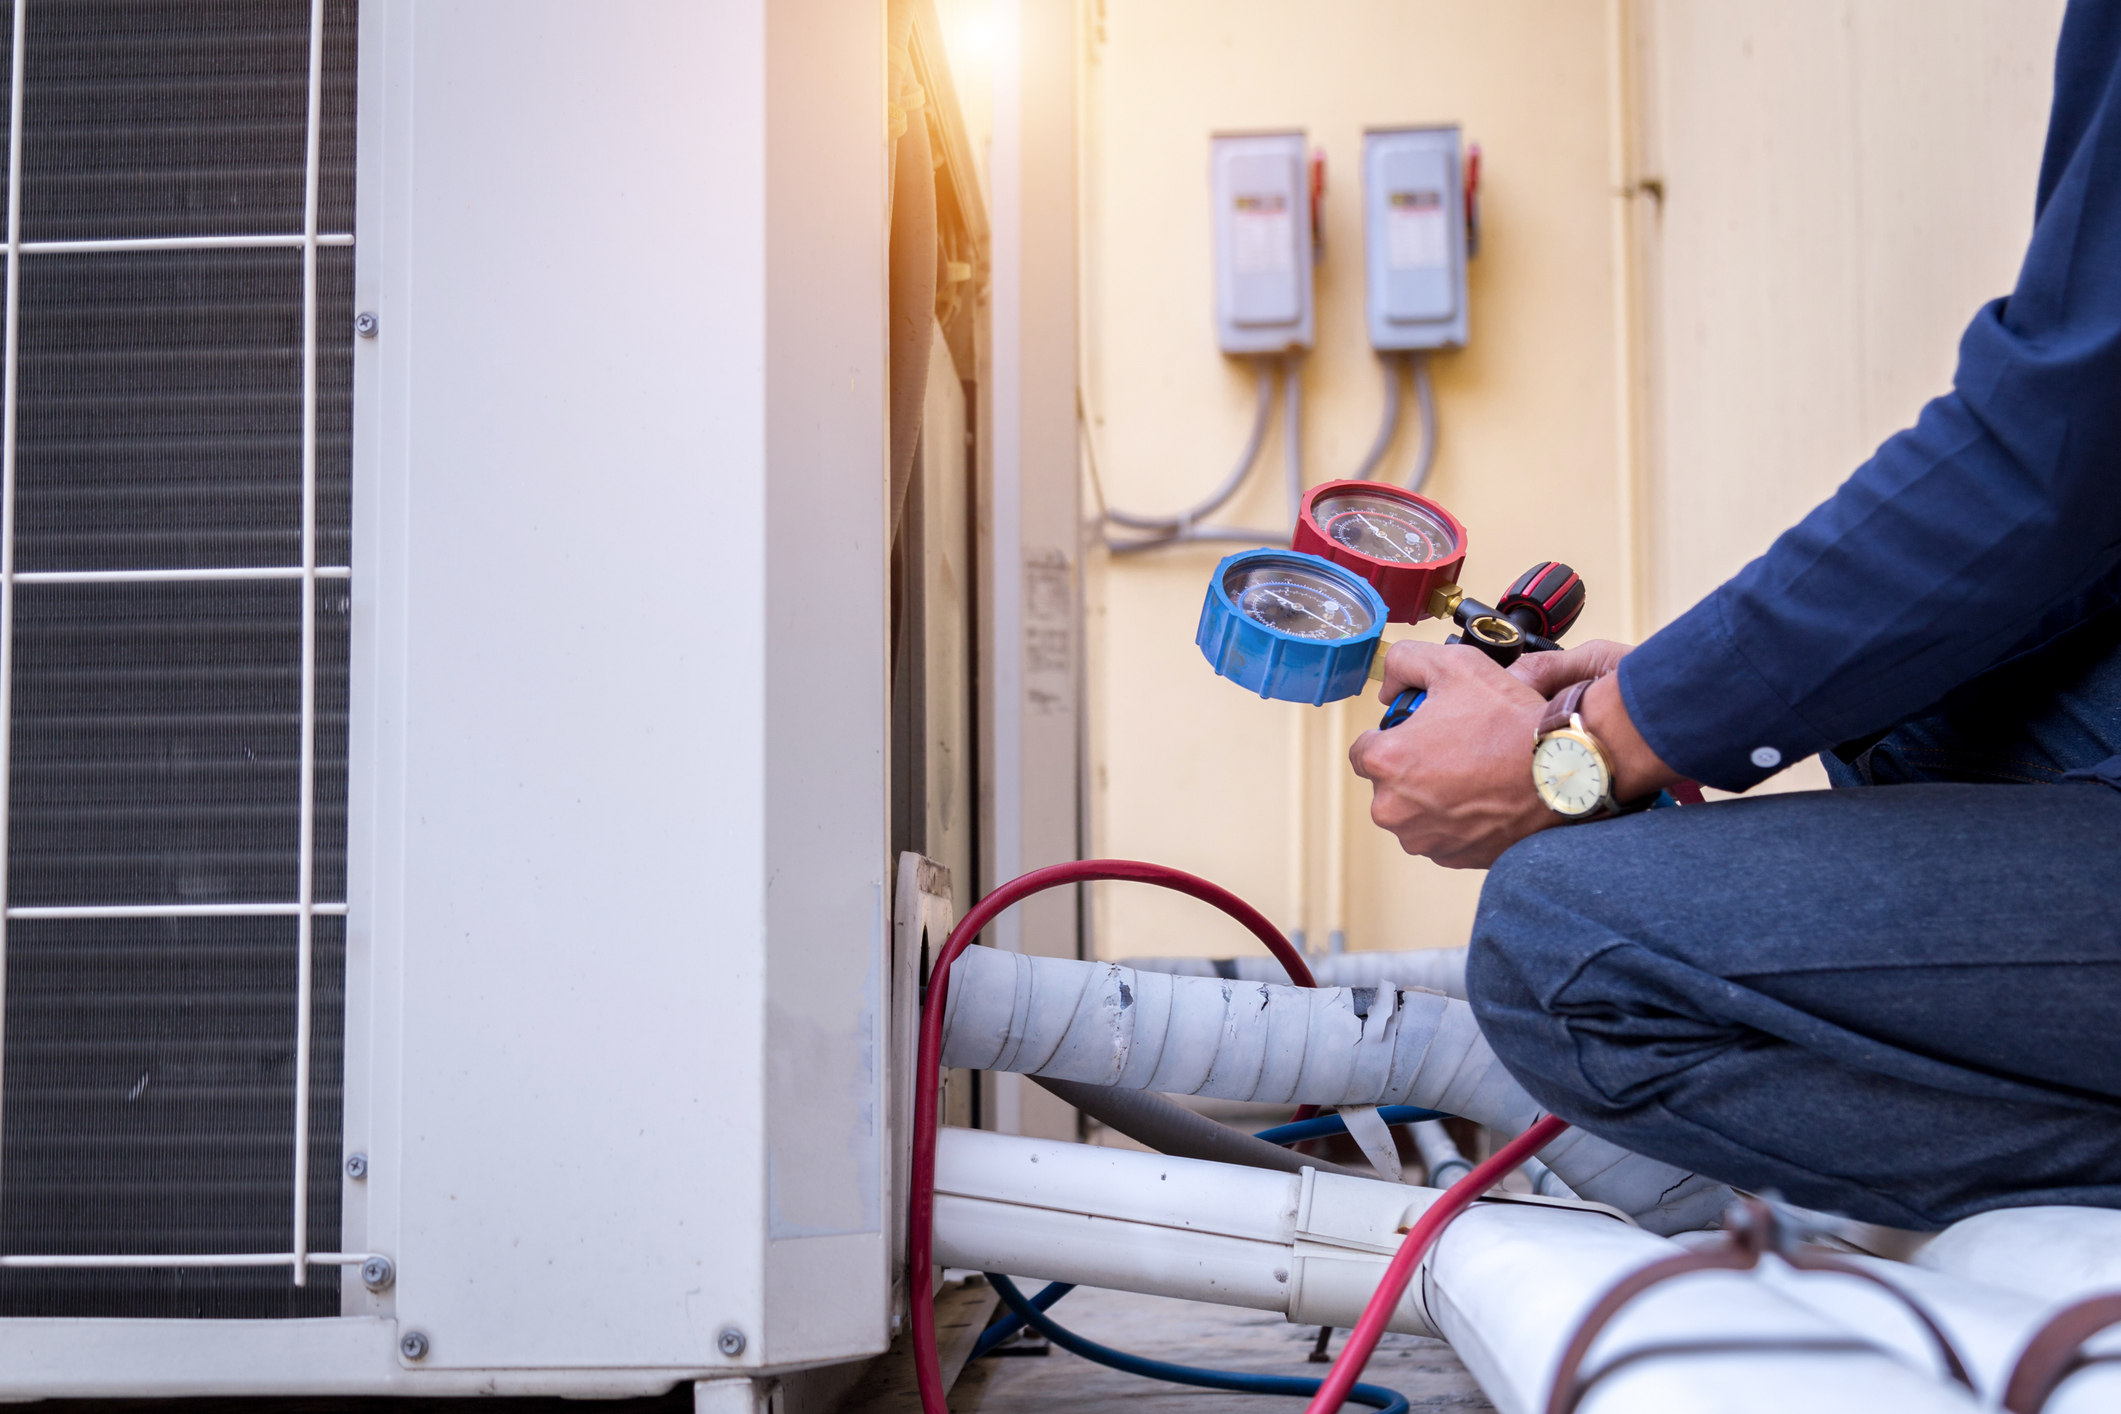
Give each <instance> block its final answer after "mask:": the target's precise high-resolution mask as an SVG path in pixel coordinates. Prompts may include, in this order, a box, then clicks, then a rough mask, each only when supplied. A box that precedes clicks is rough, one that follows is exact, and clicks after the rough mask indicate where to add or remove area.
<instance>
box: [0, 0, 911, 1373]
mask: <svg viewBox="0 0 2121 1414" xmlns="http://www.w3.org/2000/svg"><path fill="white" fill-rule="evenodd" d="M10 19H11V24H12V47H11V50H10V51H9V54H8V58H7V61H6V64H5V65H4V66H0V72H4V73H7V74H8V75H9V81H10V86H9V90H8V94H9V103H10V112H11V120H10V137H9V141H8V147H7V158H8V185H7V233H8V235H7V239H8V247H7V277H8V284H7V303H6V319H5V324H6V327H5V354H4V357H5V426H4V433H0V435H4V447H5V462H4V482H5V484H4V497H5V512H6V523H5V526H4V534H0V545H4V549H0V592H4V597H5V603H4V605H0V678H4V681H5V687H6V691H5V693H4V694H0V703H4V704H5V706H4V707H0V711H4V712H7V713H9V714H10V715H9V717H8V718H6V719H5V720H4V722H0V725H4V730H0V753H5V756H6V760H5V762H4V769H0V792H4V795H0V807H4V808H0V829H4V831H5V836H4V838H5V846H6V847H5V850H4V851H0V858H4V862H5V870H6V876H5V882H6V904H7V907H6V917H5V935H4V944H5V946H4V953H0V957H4V961H5V973H4V977H5V1038H4V1066H0V1399H12V1398H23V1397H36V1396H59V1395H86V1394H112V1395H118V1394H124V1395H148V1394H155V1395H171V1394H181V1393H207V1392H215V1393H230V1394H235V1393H267V1392H287V1393H357V1392H376V1393H383V1392H397V1393H438V1394H440V1393H471V1392H493V1393H518V1392H521V1393H563V1394H576V1395H612V1394H624V1393H642V1392H650V1391H656V1390H662V1389H667V1388H669V1387H670V1386H671V1385H672V1384H673V1382H675V1381H678V1380H682V1379H689V1378H696V1377H702V1376H711V1375H716V1374H736V1373H751V1372H757V1371H761V1370H769V1369H777V1368H788V1367H791V1366H796V1365H801V1364H806V1363H816V1362H821V1361H828V1360H844V1359H847V1358H850V1357H853V1356H856V1355H861V1354H865V1353H870V1352H874V1351H877V1350H879V1349H881V1348H882V1347H883V1345H884V1343H885V1341H886V1339H887V1337H888V1330H887V1325H888V1320H889V1307H890V1288H891V1281H892V1272H891V1266H890V1260H889V1251H888V1248H889V1243H890V1231H891V1219H890V1213H891V1211H892V1206H891V1202H892V1196H891V1192H890V1189H891V1162H890V1157H889V1151H888V1139H887V1134H886V1124H885V1110H886V1104H885V1101H886V1086H887V1079H888V1074H887V1072H888V1064H887V1055H886V1051H885V1047H886V1045H887V1040H888V1038H887V1024H886V1022H887V1017H888V1004H889V1001H890V997H889V995H888V977H887V961H888V955H889V943H890V937H889V934H890V918H891V898H890V879H889V877H888V871H887V860H888V855H889V850H888V840H887V836H886V830H887V815H888V811H887V800H886V788H885V770H886V761H887V753H888V749H889V741H888V730H887V701H886V686H887V684H886V670H885V659H884V653H885V644H886V634H885V632H884V626H885V613H886V595H885V593H884V586H885V584H886V568H885V558H886V546H887V531H886V509H885V505H884V500H885V486H886V484H887V479H886V475H885V472H886V457H887V447H888V439H887V435H886V397H885V379H886V364H887V358H886V349H887V335H886V327H885V324H886V318H885V299H886V281H885V249H886V226H885V221H886V217H885V211H886V201H885V181H886V171H887V160H886V159H887V154H888V146H887V143H886V140H885V137H884V129H885V112H886V104H885V98H884V92H883V89H884V64H883V58H882V56H883V55H884V53H885V47H886V46H885V33H884V7H883V6H882V5H881V4H875V5H871V6H868V7H866V8H865V7H860V6H857V7H853V8H852V9H849V8H848V7H845V6H843V5H839V4H835V3H831V0H772V3H770V4H769V3H767V0H738V3H731V4H717V5H711V6H710V5H702V4H698V3H694V0H625V3H619V4H599V5H591V4H585V3H566V2H565V0H505V3H504V0H417V3H415V2H414V0H368V3H366V4H362V5H360V6H359V7H358V11H357V9H356V5H355V3H354V0H230V2H229V3H217V4H212V5H204V4H198V3H195V0H166V2H165V3H147V0H140V3H130V4H108V3H97V4H83V3H74V0H15V4H14V7H13V10H12V13H11V16H10Z"/></svg>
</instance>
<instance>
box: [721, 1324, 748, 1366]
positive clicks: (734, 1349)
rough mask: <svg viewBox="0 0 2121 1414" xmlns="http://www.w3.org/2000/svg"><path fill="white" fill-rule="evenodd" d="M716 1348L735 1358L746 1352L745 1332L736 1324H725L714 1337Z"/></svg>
mask: <svg viewBox="0 0 2121 1414" xmlns="http://www.w3.org/2000/svg"><path fill="white" fill-rule="evenodd" d="M714 1348H715V1349H716V1350H719V1351H721V1352H722V1353H723V1354H724V1355H726V1356H728V1357H729V1358H730V1359H732V1360H734V1359H736V1357H737V1356H739V1355H742V1354H743V1353H744V1333H743V1332H742V1331H740V1330H738V1329H737V1328H736V1327H735V1326H724V1327H722V1333H721V1334H720V1335H718V1336H716V1337H715V1338H714Z"/></svg>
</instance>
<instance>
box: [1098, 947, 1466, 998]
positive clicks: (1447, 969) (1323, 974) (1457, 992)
mask: <svg viewBox="0 0 2121 1414" xmlns="http://www.w3.org/2000/svg"><path fill="white" fill-rule="evenodd" d="M1304 961H1306V962H1308V963H1309V964H1310V965H1311V976H1312V978H1313V979H1314V980H1315V981H1316V982H1317V983H1318V985H1319V986H1321V987H1375V986H1377V985H1379V984H1380V983H1383V982H1391V983H1393V984H1395V985H1397V986H1401V987H1419V988H1421V989H1422V990H1424V991H1429V992H1441V993H1443V994H1444V995H1445V996H1447V997H1460V998H1463V997H1464V996H1465V994H1466V950H1465V949H1464V948H1415V949H1413V950H1411V951H1407V952H1336V953H1326V954H1324V955H1322V956H1319V957H1306V958H1305V959H1304ZM1119 966H1121V967H1131V968H1133V969H1134V970H1135V971H1137V972H1165V973H1169V974H1170V975H1171V976H1173V977H1222V978H1226V979H1228V980H1230V981H1232V982H1284V983H1285V982H1287V981H1288V980H1289V975H1288V974H1287V973H1286V972H1284V971H1282V968H1281V964H1280V963H1278V962H1276V961H1275V960H1274V959H1273V958H1271V957H1214V958H1209V957H1123V958H1121V959H1120V960H1119Z"/></svg>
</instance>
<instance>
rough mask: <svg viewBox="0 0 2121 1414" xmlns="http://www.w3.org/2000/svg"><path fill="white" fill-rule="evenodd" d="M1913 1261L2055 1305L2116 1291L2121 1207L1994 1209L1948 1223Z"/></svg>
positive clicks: (2120, 1285)
mask: <svg viewBox="0 0 2121 1414" xmlns="http://www.w3.org/2000/svg"><path fill="white" fill-rule="evenodd" d="M1914 1261H1915V1263H1916V1265H1918V1266H1923V1267H1928V1268H1929V1269H1930V1270H1931V1271H1936V1272H1944V1273H1946V1274H1948V1275H1950V1276H1955V1277H1961V1278H1964V1279H1965V1280H1967V1281H1972V1282H1980V1283H1983V1284H1986V1285H1989V1286H2000V1287H2004V1288H2006V1289H2008V1290H2011V1291H2020V1292H2024V1293H2025V1294H2026V1295H2028V1296H2033V1297H2038V1298H2039V1299H2041V1300H2043V1301H2048V1302H2052V1303H2057V1304H2059V1303H2061V1302H2065V1301H2075V1300H2077V1299H2078V1298H2079V1297H2084V1296H2090V1295H2092V1294H2093V1293H2095V1292H2102V1291H2121V1211H2117V1210H2115V1209H2113V1208H2064V1207H2043V1208H1999V1209H1997V1210H1996V1211H1995V1212H1992V1213H1981V1214H1978V1215H1976V1216H1974V1217H1971V1218H1967V1219H1965V1220H1964V1221H1962V1222H1956V1223H1953V1224H1952V1225H1951V1226H1950V1227H1948V1228H1946V1229H1945V1230H1944V1231H1943V1232H1940V1233H1938V1234H1937V1235H1936V1236H1935V1237H1933V1238H1931V1239H1930V1240H1929V1241H1928V1242H1927V1243H1926V1244H1924V1245H1923V1247H1922V1250H1921V1251H1919V1252H1917V1253H1915V1255H1914ZM2116 1407H2117V1408H2121V1405H2117V1406H2116Z"/></svg>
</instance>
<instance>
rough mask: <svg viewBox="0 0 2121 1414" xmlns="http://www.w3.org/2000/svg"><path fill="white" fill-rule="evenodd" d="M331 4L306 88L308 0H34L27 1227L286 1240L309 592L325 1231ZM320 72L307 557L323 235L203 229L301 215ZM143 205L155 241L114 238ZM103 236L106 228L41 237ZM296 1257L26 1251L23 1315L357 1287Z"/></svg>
mask: <svg viewBox="0 0 2121 1414" xmlns="http://www.w3.org/2000/svg"><path fill="white" fill-rule="evenodd" d="M0 13H8V21H7V23H6V25H4V26H0V46H6V53H5V57H4V58H0V95H4V96H5V97H6V98H7V99H11V97H12V91H11V88H10V87H8V85H10V84H11V82H12V79H11V75H12V74H13V72H14V56H13V52H12V47H11V40H10V39H9V36H10V35H11V33H12V30H13V16H12V13H11V12H7V11H6V7H5V6H4V5H0ZM323 14H324V29H323V33H324V51H323V78H322V83H321V86H320V88H319V91H318V93H317V94H316V95H314V96H313V95H312V93H311V89H310V81H309V71H310V40H311V6H310V4H309V3H307V0H280V2H279V3H266V0H251V2H250V3H229V2H228V0H164V3H132V0H92V2H91V3H83V0H27V7H26V12H25V18H26V36H25V39H24V42H23V45H22V75H23V77H22V87H23V141H22V151H21V153H20V155H19V159H17V158H14V157H13V156H12V155H11V158H10V160H19V161H20V162H21V164H22V178H21V196H20V202H21V206H20V210H19V220H20V231H21V239H22V242H23V247H22V252H21V255H20V257H19V264H18V269H19V272H20V275H19V278H20V282H21V288H20V297H19V301H18V306H19V307H18V314H17V318H16V323H15V327H14V328H13V329H12V330H10V331H8V337H9V340H10V356H11V357H12V358H13V360H14V364H15V368H16V380H17V381H16V386H17V390H18V391H17V397H18V403H17V408H16V419H15V427H16V432H15V460H14V483H13V511H12V519H11V521H10V522H9V524H8V527H7V534H8V535H9V536H10V538H11V541H12V547H13V572H14V578H13V579H12V581H11V582H10V583H9V585H8V589H7V594H6V599H7V604H6V618H7V627H6V629H5V630H0V631H4V632H5V633H7V634H8V635H9V636H10V637H9V651H10V652H11V655H12V663H13V670H12V682H11V684H9V688H10V699H9V701H10V711H11V714H12V721H11V726H10V730H9V731H8V733H7V736H6V742H7V748H8V760H7V763H6V772H5V781H6V784H7V799H6V802H5V805H6V812H7V813H6V819H7V827H8V828H7V835H6V864H7V871H8V872H7V891H6V899H7V905H8V910H9V912H8V918H7V921H6V934H5V964H6V966H5V989H6V990H5V1012H4V1018H5V1035H4V1044H0V1065H4V1072H0V1252H4V1253H6V1254H8V1255H12V1256H46V1255H74V1256H115V1255H150V1254H152V1255H164V1256H172V1255H174V1256H204V1255H210V1254H220V1255H227V1254H275V1253H282V1254H284V1253H292V1252H293V1251H295V1250H296V1249H295V1243H296V1240H297V1239H296V1235H295V1230H294V1229H295V1200H296V1193H295V1185H296V1146H297V1142H298V1131H297V1126H296V1105H297V1067H296V1052H297V1034H298V1032H297V1027H298V1024H299V1021H298V1014H299V1011H300V1006H299V1000H300V995H301V993H300V987H299V982H298V979H299V976H300V969H301V961H302V948H301V945H300V939H301V936H302V927H301V920H300V918H299V916H298V913H299V909H300V906H301V905H302V903H303V902H304V899H303V897H302V883H301V877H300V876H301V872H302V871H301V869H300V868H299V864H300V842H301V838H302V819H301V809H300V800H301V792H302V776H303V771H302V762H303V749H302V735H303V733H302V725H303V720H304V712H305V689H304V671H303V650H302V643H303V604H304V600H305V596H307V597H308V598H309V601H310V602H311V603H312V604H313V605H314V609H315V613H314V617H313V637H314V654H313V657H312V659H311V665H312V666H311V673H310V679H311V681H310V686H309V688H308V691H307V694H306V696H307V699H308V702H307V710H308V713H309V716H310V719H311V721H312V722H313V723H314V745H313V748H312V753H311V755H312V760H313V767H312V776H311V780H312V782H313V789H314V795H315V807H314V810H313V813H312V817H311V818H312V830H313V835H314V838H313V842H312V852H311V860H312V874H313V877H312V879H311V881H310V886H309V887H310V893H309V899H310V900H312V901H314V902H315V903H316V904H319V905H323V906H325V911H324V913H323V914H320V915H317V916H315V917H314V920H313V923H312V933H311V942H310V958H311V963H312V981H311V987H310V991H309V997H310V1007H309V1015H310V1026H311V1041H310V1052H309V1070H310V1075H309V1094H308V1107H307V1116H308V1128H309V1142H308V1146H307V1153H308V1162H309V1178H308V1185H307V1192H306V1194H305V1195H304V1196H305V1202H306V1219H307V1224H308V1232H307V1244H306V1250H308V1251H310V1252H313V1253H326V1254H329V1253H335V1252H337V1250H338V1248H339V1196H340V1191H341V1184H342V1182H343V1179H342V1176H341V1172H340V1167H341V1154H340V1086H341V1077H342V1072H343V1068H344V1064H343V1058H344V1047H343V1019H344V1007H343V987H344V975H345V967H344V948H345V920H344V918H343V917H342V916H339V915H340V914H341V913H342V912H343V910H342V909H340V908H338V907H336V905H339V904H340V903H342V902H343V900H344V899H345V896H346V895H345V888H346V741H347V662H348V647H349V634H348V603H349V599H348V588H347V581H346V579H345V577H344V570H343V567H344V566H345V565H346V564H347V563H348V559H349V555H350V549H349V527H350V521H351V497H350V492H349V484H350V473H351V462H352V451H351V444H352V382H353V351H352V334H351V329H352V324H353V314H354V310H353V303H352V301H353V251H352V248H351V246H350V245H348V244H346V243H344V242H343V240H342V241H340V242H337V243H333V242H331V241H330V240H329V237H331V236H334V235H343V234H344V233H347V232H350V231H351V230H352V227H353V198H354V191H353V157H354V75H355V64H354V52H355V19H356V16H355V5H354V3H352V0H328V3H326V4H325V5H324V7H323ZM313 101H314V102H315V103H316V104H317V112H318V115H319V124H320V127H319V151H320V156H321V160H320V164H319V181H318V187H317V207H318V213H319V216H318V224H317V227H316V229H317V231H318V233H319V235H320V236H321V237H324V238H325V241H324V243H323V244H321V245H320V246H319V247H318V248H317V250H316V281H315V287H314V300H315V319H316V328H317V331H318V334H317V365H316V366H317V380H316V401H315V413H316V416H315V427H316V434H315V436H316V458H315V471H314V492H315V520H314V533H313V536H312V546H313V553H312V558H311V563H312V564H313V565H315V566H317V567H319V569H320V570H321V573H320V574H319V575H317V576H315V577H314V578H311V579H305V578H304V577H302V575H301V573H300V571H301V567H302V566H303V563H304V558H303V548H304V537H303V502H304V471H303V463H304V416H303V408H304V392H303V359H304V328H305V322H304V315H305V302H306V295H305V291H306V283H305V277H304V250H303V248H302V246H301V244H300V242H299V241H287V242H283V243H282V244H281V245H279V246H277V247H259V248H238V249H230V248H225V247H224V248H211V247H208V246H203V245H196V244H195V245H189V246H187V245H184V244H182V240H183V239H191V240H195V241H196V240H199V239H201V238H213V237H228V236H274V237H299V236H300V235H301V233H302V232H303V230H304V215H305V191H306V184H307V180H308V163H307V140H308V127H309V121H310V113H311V105H312V102H313ZM0 111H5V109H4V107H0ZM0 131H4V129H0ZM172 238H177V239H175V240H172ZM141 241H150V242H154V241H160V242H165V244H164V245H163V246H161V247H159V248H149V249H134V248H126V247H111V246H108V245H102V244H101V243H109V242H141ZM81 242H85V243H98V244H99V248H92V249H85V250H83V249H73V248H70V247H69V248H65V249H55V248H52V247H53V246H54V244H55V243H81ZM170 571H177V572H191V574H190V576H189V577H186V576H185V575H183V574H181V573H180V574H175V575H172V574H168V573H161V572H170ZM248 571H257V572H258V573H246V572H248ZM136 572H151V573H148V574H144V575H143V574H139V573H136ZM200 572H216V573H215V574H209V575H202V574H201V573H200ZM114 576H129V577H114ZM244 905H269V906H275V907H278V908H279V909H280V910H281V911H280V912H279V913H277V914H267V915H264V916H256V915H251V914H244V913H242V912H241V911H240V906H244ZM91 910H100V911H103V912H115V913H118V914H121V915H122V914H125V913H126V912H127V911H128V910H130V914H131V916H95V915H94V914H93V913H91V912H90V911H91ZM307 1270H308V1276H309V1280H308V1283H307V1284H306V1285H303V1286H296V1285H295V1284H294V1282H293V1279H292V1272H293V1268H292V1265H291V1264H281V1265H276V1266H214V1265H210V1264H204V1263H193V1264H188V1265H176V1266H168V1267H156V1268H131V1267H92V1268H46V1267H21V1266H10V1267H5V1268H0V1315H6V1316H132V1317H182V1318H196V1317H250V1318H257V1317H279V1316H331V1315H337V1314H338V1312H339V1285H340V1279H341V1278H340V1273H339V1270H338V1269H337V1268H335V1267H331V1266H311V1267H309V1268H308V1269H307Z"/></svg>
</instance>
